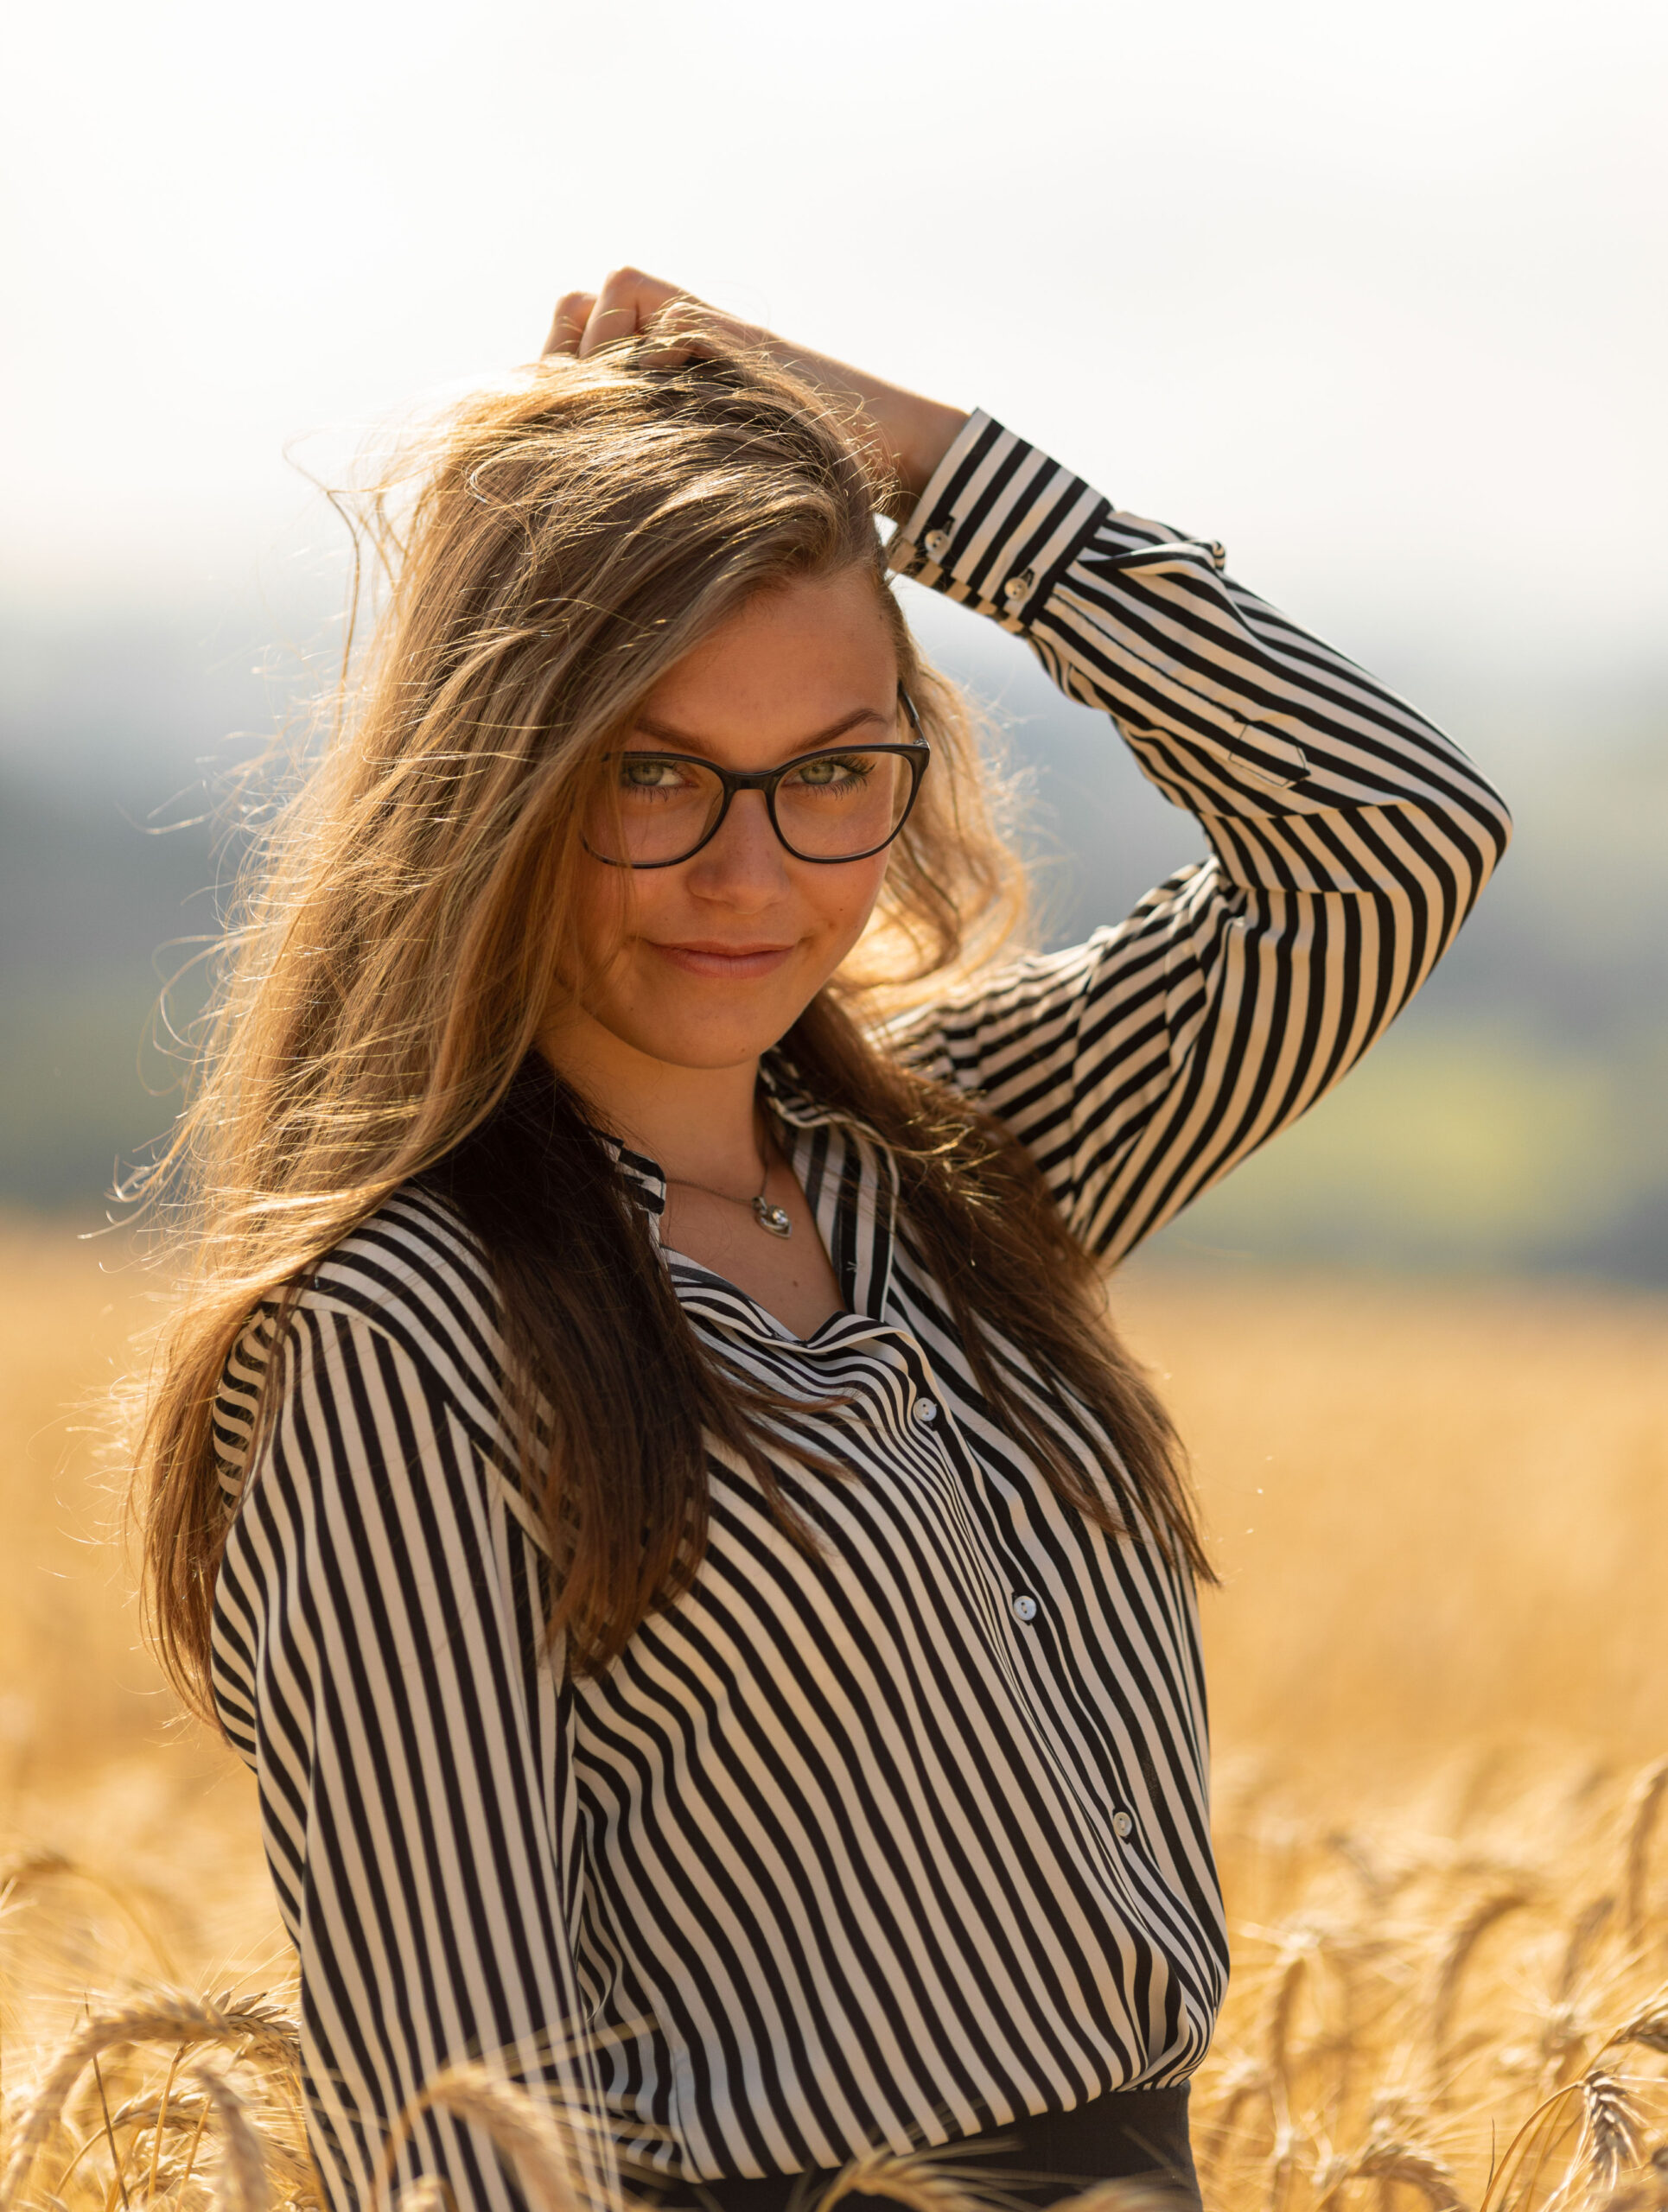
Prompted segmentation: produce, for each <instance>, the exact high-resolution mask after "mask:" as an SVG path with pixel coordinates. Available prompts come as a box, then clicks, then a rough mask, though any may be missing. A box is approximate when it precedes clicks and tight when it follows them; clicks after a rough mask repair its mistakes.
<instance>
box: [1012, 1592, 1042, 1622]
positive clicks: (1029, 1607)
mask: <svg viewBox="0 0 1668 2212" xmlns="http://www.w3.org/2000/svg"><path fill="white" fill-rule="evenodd" d="M1036 1617H1037V1601H1036V1599H1035V1598H1015V1600H1014V1618H1015V1620H1016V1621H1034V1620H1035V1618H1036Z"/></svg>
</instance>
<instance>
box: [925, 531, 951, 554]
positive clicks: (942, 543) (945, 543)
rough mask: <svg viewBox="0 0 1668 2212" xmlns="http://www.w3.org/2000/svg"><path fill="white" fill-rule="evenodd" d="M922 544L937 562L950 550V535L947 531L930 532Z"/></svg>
mask: <svg viewBox="0 0 1668 2212" xmlns="http://www.w3.org/2000/svg"><path fill="white" fill-rule="evenodd" d="M921 543H922V544H923V545H924V546H925V547H926V550H927V551H928V552H929V553H930V554H931V555H932V556H933V559H934V560H935V561H937V560H939V559H941V558H942V556H944V555H945V554H946V553H947V552H948V551H949V550H950V533H949V531H947V530H929V531H927V533H926V537H923V538H922V540H921Z"/></svg>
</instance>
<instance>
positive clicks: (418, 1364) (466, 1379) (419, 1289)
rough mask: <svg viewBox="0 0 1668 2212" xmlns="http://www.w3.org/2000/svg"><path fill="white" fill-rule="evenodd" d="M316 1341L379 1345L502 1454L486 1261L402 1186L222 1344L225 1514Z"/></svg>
mask: <svg viewBox="0 0 1668 2212" xmlns="http://www.w3.org/2000/svg"><path fill="white" fill-rule="evenodd" d="M327 1334H328V1335H331V1336H334V1337H337V1338H340V1337H342V1336H344V1335H345V1336H347V1338H350V1339H352V1340H356V1341H358V1342H359V1343H360V1344H372V1345H373V1344H377V1343H378V1342H379V1341H380V1343H381V1344H384V1345H385V1346H387V1347H389V1348H391V1349H392V1353H393V1355H394V1358H395V1363H396V1364H397V1365H398V1367H399V1369H400V1370H401V1371H402V1372H404V1374H406V1375H408V1376H411V1378H412V1379H413V1383H414V1386H415V1387H419V1388H421V1389H423V1391H424V1392H425V1393H426V1394H427V1395H430V1396H431V1397H438V1398H442V1399H444V1400H445V1401H447V1402H449V1404H450V1405H451V1406H452V1407H453V1408H454V1409H455V1411H456V1412H457V1414H459V1415H460V1416H461V1418H462V1420H463V1421H464V1423H465V1425H466V1426H467V1427H468V1428H470V1429H471V1430H472V1431H474V1432H475V1433H476V1434H477V1435H478V1437H479V1439H480V1440H481V1443H482V1445H483V1446H485V1447H486V1448H487V1449H488V1450H493V1451H498V1450H501V1449H502V1448H503V1447H504V1446H506V1443H507V1437H506V1432H505V1427H504V1373H505V1350H504V1340H503V1334H502V1329H501V1325H500V1303H499V1296H498V1292H497V1289H496V1287H495V1286H494V1283H493V1274H492V1269H491V1267H490V1265H489V1263H488V1262H487V1255H486V1252H485V1250H484V1249H483V1248H482V1246H481V1242H480V1239H479V1238H478V1237H477V1236H475V1235H474V1232H473V1231H472V1230H470V1229H469V1228H468V1225H467V1224H465V1222H464V1221H463V1219H462V1216H461V1215H460V1214H459V1213H458V1212H457V1211H456V1210H455V1208H454V1207H453V1206H452V1205H449V1203H448V1202H447V1201H446V1200H445V1199H443V1198H440V1197H438V1196H437V1195H436V1194H435V1193H434V1192H430V1191H427V1190H424V1189H423V1188H422V1187H421V1186H420V1185H411V1184H408V1185H404V1187H403V1188H402V1189H400V1190H398V1191H397V1192H394V1193H393V1194H392V1197H390V1198H386V1199H385V1200H384V1202H383V1204H382V1205H379V1207H378V1208H377V1210H376V1211H375V1212H374V1213H372V1214H370V1215H368V1216H367V1217H366V1219H365V1220H364V1221H362V1222H361V1223H360V1224H359V1226H358V1227H357V1228H356V1229H354V1230H353V1231H352V1232H351V1234H349V1235H348V1236H345V1237H344V1238H343V1239H342V1240H341V1243H339V1244H336V1245H334V1247H333V1248H332V1249H330V1250H329V1251H328V1252H327V1253H326V1254H325V1255H324V1256H323V1258H322V1259H321V1260H320V1261H318V1262H316V1263H315V1266H314V1267H313V1268H311V1269H310V1270H309V1274H308V1276H307V1279H306V1281H304V1282H303V1283H302V1285H301V1286H300V1287H299V1288H298V1289H297V1290H296V1292H295V1293H294V1294H293V1295H292V1296H290V1298H289V1299H288V1300H285V1299H283V1298H281V1297H280V1296H278V1295H276V1294H275V1295H273V1296H271V1297H268V1298H265V1299H264V1300H262V1301H261V1303H260V1304H259V1305H258V1306H257V1307H256V1308H255V1310H254V1311H253V1312H252V1313H251V1315H250V1317H249V1319H248V1321H247V1322H246V1324H245V1327H244V1328H243V1330H242V1332H241V1333H240V1334H239V1337H238V1339H237V1341H236V1342H235V1344H233V1345H232V1351H231V1353H230V1355H229V1357H227V1360H226V1366H225V1368H224V1370H222V1373H221V1376H220V1387H219V1389H218V1391H217V1393H216V1395H215V1401H214V1408H213V1439H214V1449H215V1456H216V1458H217V1459H218V1461H219V1464H220V1483H221V1488H222V1491H223V1492H224V1493H225V1495H226V1499H227V1502H228V1503H229V1504H235V1503H236V1502H237V1499H238V1497H239V1495H240V1493H241V1491H242V1487H243V1482H244V1478H245V1474H246V1472H247V1470H248V1464H249V1453H250V1449H251V1442H252V1440H253V1438H254V1435H255V1431H256V1426H257V1421H258V1419H259V1417H260V1416H261V1415H262V1414H263V1413H264V1412H266V1411H268V1410H270V1409H269V1408H267V1407H266V1406H265V1404H264V1400H265V1398H266V1396H267V1394H268V1391H269V1389H272V1388H275V1387H276V1388H277V1389H284V1388H286V1387H288V1385H287V1382H286V1376H287V1375H288V1374H293V1373H294V1372H295V1371H296V1367H297V1364H298V1363H300V1362H302V1361H304V1360H305V1358H306V1357H307V1354H308V1350H309V1346H310V1345H313V1344H316V1343H317V1342H318V1341H319V1340H320V1339H321V1338H322V1337H323V1336H325V1335H327ZM275 1361H277V1362H278V1363H279V1365H278V1367H277V1370H275V1369H274V1362H275Z"/></svg>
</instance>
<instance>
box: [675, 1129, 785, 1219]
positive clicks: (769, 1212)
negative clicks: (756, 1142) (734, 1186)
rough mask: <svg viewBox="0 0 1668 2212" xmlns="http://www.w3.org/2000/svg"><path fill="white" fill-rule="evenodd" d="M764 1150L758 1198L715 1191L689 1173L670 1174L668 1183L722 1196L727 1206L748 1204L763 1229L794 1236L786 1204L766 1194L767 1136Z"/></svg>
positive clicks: (767, 1179) (768, 1159)
mask: <svg viewBox="0 0 1668 2212" xmlns="http://www.w3.org/2000/svg"><path fill="white" fill-rule="evenodd" d="M762 1150H763V1152H764V1167H765V1179H764V1181H763V1182H762V1183H761V1184H760V1185H759V1195H758V1197H757V1198H732V1197H731V1196H730V1194H729V1192H728V1191H715V1190H714V1189H713V1187H712V1185H711V1184H710V1183H692V1182H691V1180H690V1179H689V1177H688V1176H687V1175H668V1176H667V1178H666V1180H667V1182H668V1183H676V1184H678V1185H680V1186H681V1187H682V1188H683V1189H684V1190H685V1191H704V1192H706V1194H707V1196H708V1198H722V1199H723V1202H724V1204H725V1205H727V1206H748V1207H749V1208H750V1209H751V1211H752V1214H753V1218H754V1221H756V1222H757V1223H758V1224H759V1226H760V1228H761V1229H762V1230H765V1231H766V1232H767V1234H768V1235H769V1236H793V1220H792V1219H791V1217H790V1216H789V1214H788V1211H787V1208H786V1206H779V1205H773V1204H772V1203H771V1201H770V1199H769V1198H767V1196H766V1192H767V1191H768V1190H769V1188H770V1141H769V1139H768V1138H767V1139H766V1140H765V1143H764V1145H763V1147H762Z"/></svg>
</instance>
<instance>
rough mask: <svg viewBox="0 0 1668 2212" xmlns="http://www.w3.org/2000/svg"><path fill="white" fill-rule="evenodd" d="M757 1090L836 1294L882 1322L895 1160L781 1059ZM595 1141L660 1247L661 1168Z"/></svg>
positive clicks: (770, 1061)
mask: <svg viewBox="0 0 1668 2212" xmlns="http://www.w3.org/2000/svg"><path fill="white" fill-rule="evenodd" d="M759 1084H760V1088H761V1090H763V1091H764V1093H765V1096H767V1099H768V1100H769V1102H770V1109H771V1112H772V1113H773V1114H774V1116H775V1118H776V1121H777V1122H778V1124H779V1126H780V1128H781V1131H782V1135H783V1137H784V1139H785V1145H784V1149H785V1151H786V1154H787V1160H788V1165H789V1166H791V1167H792V1169H793V1173H794V1174H795V1175H796V1176H797V1177H798V1178H799V1184H800V1186H801V1188H802V1189H803V1190H804V1192H805V1198H806V1200H807V1202H808V1203H809V1205H810V1207H811V1211H812V1215H813V1216H814V1217H815V1219H816V1223H817V1227H818V1231H819V1232H820V1234H821V1236H822V1240H823V1243H824V1246H825V1247H826V1248H827V1251H828V1255H829V1258H830V1260H831V1262H832V1263H833V1268H834V1274H835V1280H836V1281H837V1282H838V1284H839V1286H840V1295H841V1296H842V1297H843V1298H844V1300H845V1302H846V1304H847V1306H850V1309H851V1311H852V1312H853V1313H863V1314H867V1315H868V1316H869V1319H871V1320H875V1321H878V1320H881V1319H882V1318H883V1317H884V1314H885V1311H886V1301H887V1297H888V1293H889V1291H890V1289H891V1285H892V1255H893V1243H894V1233H895V1225H896V1218H897V1197H898V1170H897V1163H896V1161H895V1160H894V1159H893V1157H892V1154H891V1153H890V1152H889V1151H888V1148H887V1147H886V1146H885V1144H884V1143H883V1142H882V1140H881V1138H880V1137H879V1136H878V1135H876V1133H875V1131H874V1130H873V1129H871V1128H869V1126H868V1125H867V1123H865V1122H861V1121H859V1120H858V1119H857V1118H856V1116H850V1115H844V1114H842V1113H840V1112H839V1111H838V1110H837V1109H836V1108H834V1107H831V1106H829V1105H827V1104H825V1103H824V1102H823V1101H822V1100H820V1099H818V1098H816V1097H814V1096H812V1093H811V1092H810V1091H809V1090H807V1089H806V1088H805V1084H804V1083H803V1082H802V1081H801V1080H800V1078H799V1075H798V1073H797V1071H795V1070H794V1068H793V1065H792V1063H791V1062H790V1061H788V1060H787V1059H786V1058H785V1057H784V1056H783V1055H782V1054H781V1053H780V1052H767V1054H766V1055H765V1057H764V1058H763V1060H762V1061H761V1064H760V1068H759ZM598 1134H599V1135H602V1142H603V1144H604V1145H605V1146H606V1147H607V1149H608V1152H609V1154H611V1155H612V1157H613V1158H614V1160H615V1162H616V1164H617V1165H618V1166H619V1169H620V1173H621V1178H622V1179H623V1180H624V1182H625V1185H626V1190H627V1194H628V1196H629V1197H630V1198H632V1200H633V1203H634V1204H635V1205H637V1206H638V1207H639V1208H640V1210H641V1211H642V1213H643V1215H644V1217H645V1219H646V1223H647V1225H648V1230H649V1235H650V1236H651V1237H652V1238H653V1241H654V1243H655V1244H656V1246H657V1247H658V1246H659V1243H660V1221H661V1217H662V1216H663V1215H664V1213H665V1210H666V1177H665V1169H664V1168H663V1167H662V1166H660V1164H659V1161H658V1160H650V1159H649V1158H647V1157H646V1154H642V1153H640V1152H633V1151H631V1150H630V1149H629V1148H628V1147H627V1146H625V1145H623V1144H621V1142H620V1141H619V1140H618V1138H616V1137H610V1136H608V1135H606V1134H604V1133H602V1132H600V1131H599V1133H598Z"/></svg>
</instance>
